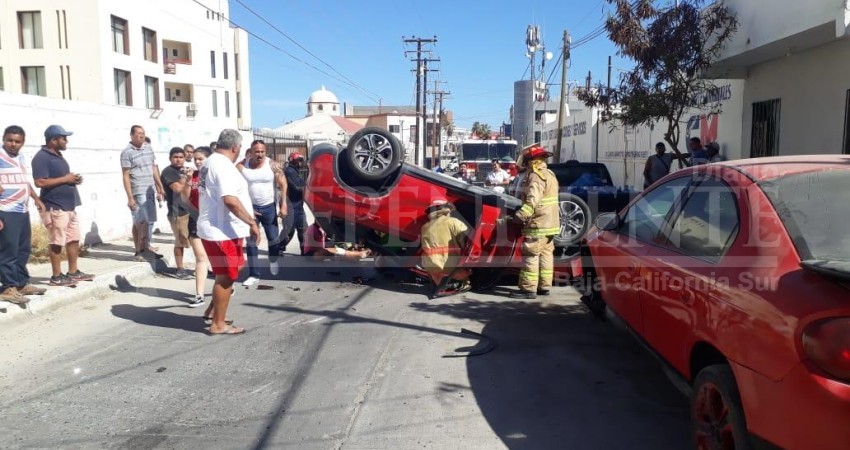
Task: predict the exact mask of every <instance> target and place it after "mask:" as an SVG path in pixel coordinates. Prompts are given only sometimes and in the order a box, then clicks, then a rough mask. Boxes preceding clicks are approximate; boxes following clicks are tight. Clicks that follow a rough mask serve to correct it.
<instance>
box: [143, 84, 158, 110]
mask: <svg viewBox="0 0 850 450" xmlns="http://www.w3.org/2000/svg"><path fill="white" fill-rule="evenodd" d="M145 106H146V107H147V108H148V109H159V80H158V79H156V78H154V77H145Z"/></svg>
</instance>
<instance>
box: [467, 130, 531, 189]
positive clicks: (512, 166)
mask: <svg viewBox="0 0 850 450" xmlns="http://www.w3.org/2000/svg"><path fill="white" fill-rule="evenodd" d="M458 152H459V154H460V164H466V170H467V171H468V172H470V175H471V178H472V179H473V184H475V185H476V186H483V185H484V182H485V180H487V175H488V174H489V173H490V172H491V171H492V170H493V166H492V162H493V160H494V159H498V160H499V161H500V165H501V166H502V169H504V170H507V171H508V173H509V174H510V175H511V176H515V175H516V173H517V170H516V160H517V157H519V147H518V146H517V142H516V141H514V140H511V139H469V140H466V141H463V142H461V143H460V146H459V150H458Z"/></svg>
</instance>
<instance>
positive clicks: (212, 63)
mask: <svg viewBox="0 0 850 450" xmlns="http://www.w3.org/2000/svg"><path fill="white" fill-rule="evenodd" d="M210 76H211V77H213V78H215V50H211V51H210Z"/></svg>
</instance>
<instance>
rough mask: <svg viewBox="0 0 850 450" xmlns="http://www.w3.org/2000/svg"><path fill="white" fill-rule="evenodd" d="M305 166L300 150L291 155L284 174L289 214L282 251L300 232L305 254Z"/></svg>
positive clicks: (301, 245) (300, 242)
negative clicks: (303, 172) (303, 168)
mask: <svg viewBox="0 0 850 450" xmlns="http://www.w3.org/2000/svg"><path fill="white" fill-rule="evenodd" d="M302 167H304V157H303V156H301V154H300V153H298V152H293V153H292V154H291V155H289V164H288V165H287V167H286V170H284V171H283V175H284V176H285V177H286V200H287V207H288V208H289V209H288V211H289V214H287V216H286V218H285V219H284V223H283V229H282V230H281V232H280V234H281V236H285V237H282V238H281V241H282V243H281V247H280V248H281V251H283V250H286V246H287V244H289V241H291V240H292V236H294V235H295V233H296V232H297V233H298V246H299V247H300V248H301V254H302V255H303V254H304V231H305V230H306V229H307V215H306V214H305V213H304V187H305V186H306V183H305V182H304V178H303V177H302V176H301V168H302Z"/></svg>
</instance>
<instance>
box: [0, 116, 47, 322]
mask: <svg viewBox="0 0 850 450" xmlns="http://www.w3.org/2000/svg"><path fill="white" fill-rule="evenodd" d="M25 139H26V133H24V129H23V128H21V127H19V126H17V125H12V126H10V127H7V128H6V130H5V131H3V151H2V152H0V300H3V301H7V302H10V303H15V304H18V305H23V304H25V303H27V302H29V299H28V298H27V297H26V296H27V295H44V292H45V289H44V288H39V287H35V286H33V285H32V284H30V274H29V271H28V270H27V262H29V259H30V254H31V253H32V228H31V225H30V215H29V212H28V211H27V209H28V207H29V200H30V198H32V199H33V200H34V201H35V207H36V208H37V209H38V212H39V213H41V212H43V211H44V203H42V202H41V200H40V199H39V198H38V195H36V193H35V189H33V187H32V185H31V184H30V183H29V180H28V179H27V168H26V165H25V160H24V155H22V154H21V153H20V152H21V148H22V147H23V146H24V141H25Z"/></svg>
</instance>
